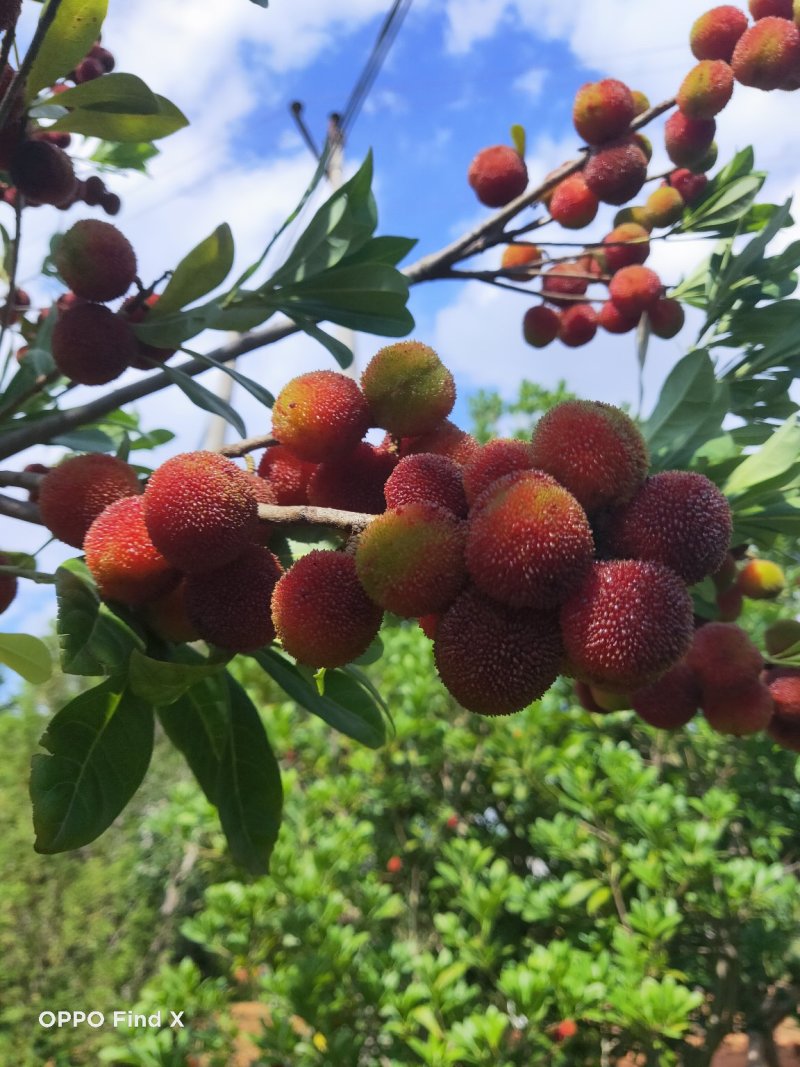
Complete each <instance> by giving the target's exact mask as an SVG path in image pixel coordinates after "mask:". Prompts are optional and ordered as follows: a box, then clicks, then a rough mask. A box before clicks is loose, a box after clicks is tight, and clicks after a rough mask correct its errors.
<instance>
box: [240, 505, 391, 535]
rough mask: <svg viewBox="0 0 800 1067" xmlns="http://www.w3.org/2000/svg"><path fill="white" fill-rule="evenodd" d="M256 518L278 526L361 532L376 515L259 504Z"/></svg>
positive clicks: (303, 506)
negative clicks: (302, 526) (330, 528)
mask: <svg viewBox="0 0 800 1067" xmlns="http://www.w3.org/2000/svg"><path fill="white" fill-rule="evenodd" d="M258 517H259V519H262V520H263V521H264V522H270V523H274V524H275V525H279V526H289V525H293V524H296V523H298V524H303V525H306V526H335V527H336V528H337V529H340V530H363V529H364V527H365V526H369V524H370V523H371V522H372V520H373V519H376V518H377V517H378V516H377V515H369V514H365V513H364V512H361V511H341V510H340V509H339V508H315V507H311V506H309V505H306V504H296V505H290V506H285V507H284V506H282V505H280V504H259V505H258Z"/></svg>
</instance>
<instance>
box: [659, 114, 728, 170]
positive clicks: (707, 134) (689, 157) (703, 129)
mask: <svg viewBox="0 0 800 1067" xmlns="http://www.w3.org/2000/svg"><path fill="white" fill-rule="evenodd" d="M716 131H717V124H716V121H715V120H714V119H690V118H687V116H686V115H684V114H683V112H682V111H675V112H674V113H673V114H672V115H670V117H669V118H668V119H667V121H666V122H665V123H664V146H665V148H666V150H667V155H668V156H669V158H670V159H671V160H672V162H673V163H674V164H675V166H676V167H693V166H696V165H697V164H698V163H699V162H700V161H701V160H702V159H703V157H704V156H705V155H706V153H707V152H708V150H709V148H710V147H711V143H712V141H713V140H714V134H715V133H716Z"/></svg>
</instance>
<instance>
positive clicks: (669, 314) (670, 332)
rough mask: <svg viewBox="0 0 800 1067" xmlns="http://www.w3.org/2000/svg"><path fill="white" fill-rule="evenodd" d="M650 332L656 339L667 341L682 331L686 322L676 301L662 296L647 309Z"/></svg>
mask: <svg viewBox="0 0 800 1067" xmlns="http://www.w3.org/2000/svg"><path fill="white" fill-rule="evenodd" d="M647 317H648V319H649V320H650V330H651V331H652V333H653V334H654V335H655V336H656V337H661V338H663V339H664V340H669V339H670V338H671V337H675V335H676V334H678V333H680V332H681V330H682V329H683V324H684V322H685V321H686V316H685V314H684V311H683V308H682V307H681V305H680V303H679V302H678V301H677V300H672V299H671V298H670V297H667V296H662V297H660V298H659V299H658V300H656V302H655V304H653V306H652V307H650V308H648V309H647Z"/></svg>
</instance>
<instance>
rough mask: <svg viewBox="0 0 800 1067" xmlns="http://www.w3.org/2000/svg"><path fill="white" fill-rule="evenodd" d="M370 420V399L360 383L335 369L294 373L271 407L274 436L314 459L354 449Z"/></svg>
mask: <svg viewBox="0 0 800 1067" xmlns="http://www.w3.org/2000/svg"><path fill="white" fill-rule="evenodd" d="M369 425H370V422H369V410H368V408H367V401H366V399H365V397H364V394H363V393H362V392H361V390H360V389H359V388H358V384H357V383H356V382H354V381H353V379H352V378H348V377H347V376H346V375H344V374H339V373H338V371H332V370H317V371H311V372H310V373H308V374H300V375H298V377H296V378H292V380H291V381H290V382H287V384H286V385H285V386H284V387H283V389H281V391H280V393H278V396H277V398H276V400H275V405H274V407H273V409H272V432H273V433H274V435H275V437H276V438H277V439H278V441H279V442H280V443H281V444H282V445H286V446H287V448H289V449H290V450H291V451H292V452H293V453H294V454H295V455H296V456H298V457H299V458H300V459H303V460H307V461H308V462H311V463H323V462H325V461H326V460H332V459H336V458H337V457H338V456H343V455H345V454H346V453H348V452H352V451H353V449H354V448H355V447H356V445H357V444H358V443H359V441H360V440H361V438H362V437H363V436H364V434H365V433H366V432H367V430H368V429H369Z"/></svg>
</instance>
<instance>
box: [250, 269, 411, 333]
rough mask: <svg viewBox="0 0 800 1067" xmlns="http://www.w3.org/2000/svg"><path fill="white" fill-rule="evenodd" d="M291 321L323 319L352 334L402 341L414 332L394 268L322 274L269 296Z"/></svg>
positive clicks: (399, 276) (403, 281)
mask: <svg viewBox="0 0 800 1067" xmlns="http://www.w3.org/2000/svg"><path fill="white" fill-rule="evenodd" d="M270 299H271V300H273V301H274V303H275V306H276V307H277V308H278V309H279V310H281V311H284V312H286V314H287V315H289V316H290V317H294V316H295V315H298V314H299V315H300V316H301V317H303V318H305V319H311V320H315V321H319V320H327V321H328V322H336V323H338V324H339V325H340V326H349V327H350V328H351V329H353V330H363V331H364V332H365V333H376V334H379V335H383V336H386V337H404V336H405V335H406V334H408V333H409V332H410V331H411V330H412V329H413V328H414V319H413V318H412V316H411V313H410V312H409V310H408V308H407V307H406V302H407V300H408V282H407V281H406V279H405V277H404V276H403V275H402V274H401V273H400V272H399V271H398V270H396V269H395V268H394V267H389V266H386V265H384V264H375V265H372V266H367V265H359V266H355V267H343V268H339V269H336V270H330V271H325V272H324V273H322V274H320V275H318V276H317V277H316V278H311V279H309V280H308V281H307V282H299V283H297V284H296V285H292V286H285V287H284V288H282V289H279V290H278V291H277V292H276V293H274V295H272V296H271V298H270Z"/></svg>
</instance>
